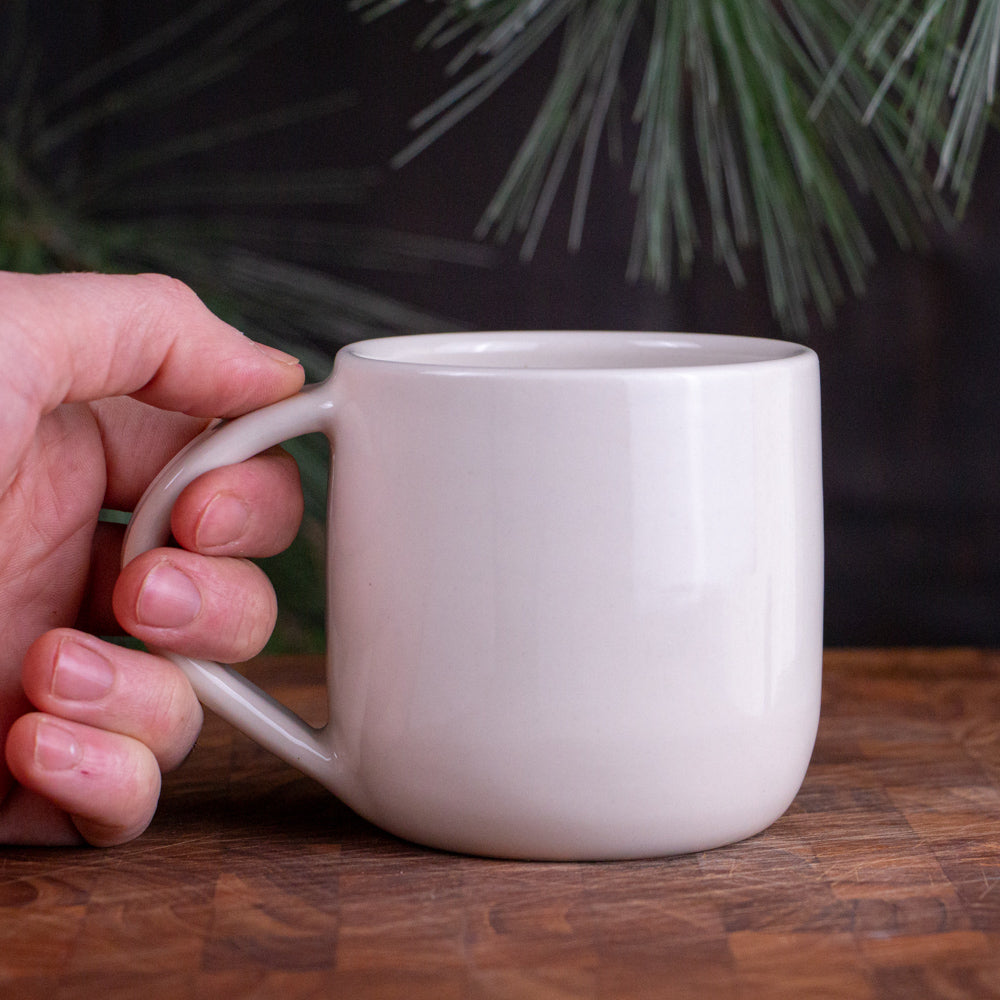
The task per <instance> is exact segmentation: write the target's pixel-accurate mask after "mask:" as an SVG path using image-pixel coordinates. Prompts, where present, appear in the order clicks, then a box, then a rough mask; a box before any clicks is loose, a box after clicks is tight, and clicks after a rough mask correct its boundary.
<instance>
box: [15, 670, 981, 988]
mask: <svg viewBox="0 0 1000 1000" xmlns="http://www.w3.org/2000/svg"><path fill="white" fill-rule="evenodd" d="M250 672H251V673H252V675H254V676H255V678H256V679H258V680H259V681H263V682H266V683H268V684H269V685H270V687H271V689H272V690H273V691H274V692H275V693H276V694H277V695H278V696H279V697H281V698H282V699H284V700H285V701H287V702H288V703H289V704H291V705H293V707H296V708H297V709H298V710H299V711H300V712H303V713H304V714H306V715H307V716H308V715H309V714H315V713H316V712H317V711H318V710H319V708H320V706H321V705H322V700H323V694H322V685H321V681H320V679H319V670H318V664H317V663H316V661H315V660H307V659H302V660H289V659H285V660H261V661H259V662H257V663H255V664H253V665H252V666H251V668H250ZM0 858H2V862H0V863H2V868H0V998H2V1000H26V998H32V1000H34V998H44V1000H66V998H77V997H86V998H95V1000H117V998H122V1000H125V998H127V1000H159V998H169V1000H186V998H198V1000H202V998H203V1000H221V998H228V997H241V998H242V997H252V998H267V997H278V998H281V1000H297V998H304V997H310V998H311V997H317V998H336V997H344V998H351V1000H365V998H373V997H379V998H400V1000H422V998H428V1000H449V998H511V1000H531V998H535V997H539V998H567V1000H568V998H588V1000H596V998H608V1000H632V998H640V997H641V998H674V997H678V998H686V997H691V998H692V1000H725V998H740V1000H743V998H757V997H760V998H767V1000H781V998H785V997H787V998H794V1000H812V998H817V997H830V998H836V1000H863V998H870V997H878V998H899V1000H919V998H926V997H942V998H944V997H947V998H957V997H974V998H977V1000H979V998H986V997H1000V653H986V652H978V651H974V650H946V651H937V652H929V651H916V650H901V651H831V652H829V653H828V654H827V657H826V672H825V686H824V711H823V720H822V724H821V727H820V733H819V739H818V743H817V746H816V752H815V755H814V758H813V763H812V766H811V768H810V771H809V774H808V776H807V778H806V781H805V785H804V786H803V789H802V792H801V794H800V795H799V797H798V799H797V800H796V802H795V804H794V805H793V807H792V808H791V809H790V810H789V812H788V813H787V814H786V815H785V816H784V817H783V818H782V819H781V820H780V821H779V822H778V823H776V824H775V825H774V826H773V827H772V828H771V829H770V830H768V831H767V832H765V833H763V834H761V835H760V836H758V837H756V838H754V839H752V840H750V841H747V842H745V843H742V844H739V845H737V846H734V847H729V848H724V849H721V850H716V851H710V852H706V853H703V854H697V855H690V856H687V857H678V858H667V859H664V860H653V861H643V862H629V863H611V864H522V863H514V862H500V861H485V860H481V859H476V858H466V857H457V856H452V855H448V854H443V853H438V852H434V851H429V850H424V849H421V848H417V847H414V846H412V845H409V844H406V843H402V842H400V841H398V840H395V839H394V838H392V837H390V836H388V835H385V834H383V833H381V832H380V831H378V830H376V829H374V828H373V827H371V826H370V825H368V824H366V823H365V822H363V821H362V820H360V819H358V818H357V817H355V816H354V815H353V814H352V813H350V812H349V811H348V810H347V809H346V808H344V807H343V806H341V805H340V804H339V803H338V802H337V801H336V800H335V799H333V798H332V797H331V796H329V795H328V794H327V793H325V792H324V791H322V790H321V789H320V788H318V787H317V786H315V785H314V784H312V783H311V782H310V781H308V780H307V779H305V778H302V777H299V776H298V775H297V773H296V772H294V771H292V770H291V769H289V768H287V767H285V766H284V765H282V764H280V763H279V762H277V761H276V760H274V759H273V758H271V757H270V756H269V755H268V754H266V753H264V752H263V751H261V750H259V749H257V748H256V747H255V746H253V745H252V744H251V743H250V742H249V741H247V740H245V739H244V738H243V737H241V736H239V735H236V734H234V733H233V731H232V730H231V729H230V728H229V727H228V726H227V725H225V724H224V723H222V722H220V721H219V720H218V719H214V718H212V719H209V720H208V722H207V723H206V727H205V731H204V735H203V738H202V740H201V741H200V743H199V745H198V747H197V748H196V749H195V751H194V753H193V755H192V757H191V759H190V760H189V761H188V762H187V763H186V765H185V766H184V767H183V768H182V769H181V770H180V771H179V772H178V773H177V774H175V775H173V776H171V777H170V778H169V779H168V781H167V783H166V787H165V790H164V796H163V802H162V806H161V810H160V813H159V814H158V817H157V819H156V821H155V822H154V825H153V826H152V828H151V829H150V830H149V831H148V832H147V834H146V835H145V836H144V837H142V838H141V839H140V840H139V841H137V842H136V843H134V844H132V845H129V846H126V847H122V848H117V849H113V850H105V851H97V850H11V849H6V850H4V849H0Z"/></svg>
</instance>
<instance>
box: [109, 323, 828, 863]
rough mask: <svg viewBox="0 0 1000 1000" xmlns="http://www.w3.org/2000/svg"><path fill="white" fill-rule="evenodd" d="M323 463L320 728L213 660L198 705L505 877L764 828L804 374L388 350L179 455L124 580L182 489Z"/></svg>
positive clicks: (791, 756) (557, 353)
mask: <svg viewBox="0 0 1000 1000" xmlns="http://www.w3.org/2000/svg"><path fill="white" fill-rule="evenodd" d="M316 431H320V432H323V433H324V434H326V435H327V437H328V438H329V439H330V441H331V443H332V447H333V456H334V457H333V463H332V465H333V471H332V475H331V484H330V509H329V517H328V539H329V545H328V548H329V551H328V556H327V558H328V564H327V603H328V614H327V647H328V652H327V661H328V673H327V677H328V691H329V722H328V723H327V724H326V725H325V726H324V727H323V728H321V729H314V728H312V727H310V726H308V725H307V724H306V723H305V722H303V721H302V720H301V719H300V718H298V716H296V715H295V714H294V713H292V712H290V711H289V710H288V709H287V708H285V707H284V706H282V705H280V704H279V703H277V702H276V701H274V700H273V699H272V698H271V697H270V696H268V695H267V694H265V693H264V692H262V691H260V690H259V689H258V688H256V687H255V686H254V685H252V684H251V683H249V682H248V681H247V680H246V679H245V678H244V677H242V675H240V674H239V673H238V672H237V671H235V670H233V669H230V668H229V667H224V666H221V665H219V664H216V663H212V662H207V661H200V660H193V659H189V658H186V657H181V656H172V657H171V658H172V659H173V660H174V661H175V662H177V663H178V664H179V665H180V666H181V668H182V669H183V670H184V671H185V672H186V673H187V675H188V677H189V678H190V680H191V683H192V684H193V685H194V688H195V690H196V691H197V693H198V695H199V697H200V698H201V700H202V701H203V702H204V703H205V704H206V705H207V706H208V707H210V708H211V709H213V710H214V711H215V712H217V713H219V714H220V715H222V716H223V717H224V718H225V719H227V720H229V722H231V723H232V724H233V725H234V726H236V727H237V728H238V729H240V730H241V731H243V732H244V733H246V734H247V735H249V736H250V737H252V738H253V739H255V740H257V741H258V742H259V743H260V744H262V745H263V746H265V747H267V748H268V749H270V750H271V751H273V752H274V753H276V754H277V755H278V756H280V757H281V758H283V759H284V760H286V761H288V762H290V763H291V764H293V765H294V766H296V767H298V768H299V769H301V770H302V771H304V772H305V773H306V774H309V775H311V776H312V777H314V778H315V779H317V780H318V781H320V782H321V783H322V784H323V785H325V786H326V787H327V788H328V789H330V790H331V791H332V792H333V793H334V794H336V795H337V796H338V797H340V798H341V799H342V800H343V801H344V802H346V803H347V804H348V805H349V806H351V807H352V808H353V809H354V810H356V811H357V812H358V813H360V814H361V815H363V816H364V817H366V818H367V819H369V820H371V821H372V822H374V823H375V824H377V825H380V826H381V827H383V828H384V829H386V830H388V831H390V832H392V833H394V834H396V835H398V836H401V837H403V838H406V839H409V840H412V841H415V842H418V843H422V844H425V845H430V846H433V847H437V848H442V849H446V850H454V851H460V852H465V853H472V854H481V855H489V856H497V857H517V858H529V859H580V860H583V859H612V858H634V857H652V856H660V855H665V854H675V853H684V852H690V851H697V850H703V849H707V848H711V847H716V846H719V845H722V844H728V843H732V842H735V841H738V840H741V839H743V838H745V837H748V836H750V835H752V834H755V833H758V832H759V831H761V830H763V829H764V828H765V827H767V826H769V825H770V824H771V823H772V822H773V821H774V820H776V819H777V818H778V817H779V816H781V814H782V813H783V812H784V811H785V810H786V809H787V807H788V806H789V804H790V803H791V802H792V800H793V798H794V797H795V795H796V793H797V792H798V789H799V787H800V785H801V782H802V779H803V777H804V774H805V771H806V768H807V766H808V763H809V759H810V756H811V753H812V748H813V743H814V740H815V736H816V731H817V725H818V719H819V705H820V680H821V661H822V604H823V516H822V491H821V459H820V412H819V368H818V362H817V358H816V356H815V354H814V353H813V352H812V351H810V350H809V349H807V348H804V347H801V346H798V345H794V344H789V343H784V342H780V341H772V340H763V339H757V338H742V337H725V336H715V335H703V334H672V333H671V334H667V333H623V332H606V333H602V332H510V333H455V334H434V335H414V336H403V337H392V338H385V339H378V340H370V341H364V342H360V343H357V344H352V345H350V346H348V347H345V348H343V349H342V350H341V351H340V352H339V353H338V355H337V358H336V361H335V364H334V368H333V373H332V375H331V376H330V377H329V378H328V379H327V380H326V381H325V382H322V383H320V384H317V385H314V386H309V387H307V388H306V389H304V390H303V391H302V392H301V393H300V394H299V395H297V396H295V397H292V398H290V399H287V400H284V401H282V402H279V403H276V404H274V405H272V406H269V407H266V408H264V409H261V410H259V411H256V412H254V413H251V414H248V415H246V416H244V417H240V418H238V419H236V420H233V421H230V422H228V423H222V424H219V425H217V426H216V427H213V428H212V429H210V430H209V431H207V432H205V434H203V435H202V436H201V437H200V438H198V439H197V440H196V441H195V442H193V443H192V444H191V445H190V446H189V447H188V448H186V449H185V450H184V451H183V452H181V453H180V454H179V455H178V456H177V457H176V458H175V459H174V460H173V461H172V462H171V463H170V464H169V465H168V466H167V467H166V468H165V469H164V470H163V472H162V473H161V474H160V476H159V477H158V478H157V479H156V480H155V482H154V483H153V484H152V485H151V486H150V488H149V490H148V492H147V493H146V495H145V497H144V498H143V500H142V501H141V503H140V504H139V506H138V508H137V510H136V513H135V516H134V518H133V520H132V523H131V525H130V528H129V532H128V537H127V540H126V547H125V552H124V559H125V560H126V561H128V560H130V559H132V558H133V557H134V556H136V555H138V554H139V553H140V552H142V551H145V550H147V549H149V548H154V547H156V546H159V545H161V544H164V543H165V542H166V541H167V539H168V537H169V517H170V509H171V507H172V505H173V502H174V501H175V499H176V498H177V496H178V495H179V494H180V492H181V490H182V489H183V488H184V487H185V486H186V485H187V484H188V483H190V482H191V481H192V480H194V479H195V478H196V477H197V476H199V475H201V474H202V473H204V472H206V471H208V470H210V469H212V468H215V467H218V466H221V465H226V464H231V463H235V462H239V461H242V460H244V459H247V458H249V457H251V456H253V455H255V454H257V453H259V452H261V451H263V450H265V449H267V448H269V447H271V446H273V445H275V444H278V443H280V442H282V441H286V440H288V439H290V438H292V437H295V436H298V435H301V434H305V433H309V432H316Z"/></svg>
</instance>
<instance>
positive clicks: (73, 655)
mask: <svg viewBox="0 0 1000 1000" xmlns="http://www.w3.org/2000/svg"><path fill="white" fill-rule="evenodd" d="M114 680H115V672H114V668H113V667H112V666H111V664H110V663H109V662H108V661H107V660H106V659H105V658H104V657H103V656H101V655H100V653H95V652H94V651H93V650H92V649H88V648H87V647H86V646H81V645H80V644H79V643H77V642H72V641H66V642H63V643H62V645H61V646H60V647H59V652H58V653H57V654H56V666H55V670H54V671H53V674H52V694H53V695H55V697H56V698H59V699H61V700H63V701H97V700H98V699H99V698H103V697H104V696H105V695H106V694H107V693H108V692H109V691H110V690H111V685H112V684H113V683H114Z"/></svg>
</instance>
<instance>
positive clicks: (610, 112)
mask: <svg viewBox="0 0 1000 1000" xmlns="http://www.w3.org/2000/svg"><path fill="white" fill-rule="evenodd" d="M402 2H404V0H383V2H380V0H370V2H369V0H360V2H359V3H357V4H356V6H358V7H359V8H361V9H363V10H364V11H365V13H366V15H367V16H371V17H374V16H378V15H380V14H384V13H386V12H387V11H388V10H390V9H392V8H393V7H396V6H399V5H400V4H401V3H402ZM434 6H435V8H436V15H435V16H434V17H433V19H432V20H431V21H430V23H429V24H428V26H427V29H426V30H425V31H424V32H423V34H422V35H421V36H420V38H419V39H418V43H419V44H420V45H422V46H432V47H435V48H449V49H454V50H455V54H454V57H453V59H452V60H451V62H450V64H449V67H448V70H449V73H450V74H452V75H454V76H456V78H457V79H456V82H454V84H453V85H452V86H451V87H450V88H449V89H447V91H446V92H445V93H444V94H443V95H442V96H441V98H440V99H439V100H438V101H436V102H435V103H434V104H432V105H431V106H430V107H428V108H427V109H426V110H425V111H424V112H422V113H421V114H420V115H418V116H417V118H416V119H414V122H413V125H414V127H415V129H416V130H417V132H418V134H417V136H416V138H415V140H414V141H413V143H412V144H411V145H410V146H409V147H408V148H406V149H405V150H403V151H402V152H401V153H400V155H399V157H398V158H397V165H402V164H403V163H405V162H406V161H407V160H409V159H410V158H411V157H413V156H415V155H417V154H418V153H419V152H421V151H422V150H423V149H425V148H426V147H427V146H428V145H429V144H430V143H432V142H433V141H434V140H435V139H436V138H438V137H439V136H440V135H441V134H442V133H443V132H444V131H446V130H447V129H449V128H452V127H453V126H454V125H455V124H456V123H457V122H459V121H460V120H461V119H462V118H463V117H464V116H465V115H467V114H469V113H470V112H471V111H473V110H474V109H475V108H477V107H478V106H479V105H481V104H482V103H483V102H485V101H486V100H487V99H488V98H489V97H490V96H492V95H493V94H494V93H495V92H496V91H497V90H498V89H499V88H500V87H501V86H502V85H503V84H504V83H505V82H506V81H507V80H508V78H509V77H510V76H511V75H512V74H513V73H515V72H516V71H517V70H518V69H519V68H520V67H522V66H523V65H524V64H525V63H527V62H528V61H529V60H530V59H532V57H535V56H536V54H537V53H538V52H539V50H540V49H542V47H543V46H544V45H545V44H546V43H547V42H548V41H549V40H550V39H551V38H554V37H556V35H557V34H558V35H559V36H560V37H561V50H560V55H559V58H558V61H557V63H556V65H555V67H554V69H553V70H552V73H551V80H550V84H549V89H548V92H547V94H546V95H545V97H544V98H543V99H542V101H541V103H540V106H539V109H538V113H537V116H536V118H535V121H534V123H533V125H532V126H531V128H530V130H529V132H528V133H527V135H526V136H525V138H524V140H523V142H522V144H521V147H520V149H519V150H518V152H517V154H516V155H515V156H514V157H513V160H512V163H511V165H510V168H509V170H508V172H507V175H506V177H505V179H504V181H503V182H502V184H501V186H500V188H499V190H498V191H497V192H496V194H495V196H494V198H493V199H492V201H491V202H490V203H489V205H488V207H487V208H486V211H485V214H484V216H483V220H482V225H481V229H480V232H481V234H483V235H485V234H486V233H487V232H492V233H493V234H494V235H495V236H496V237H497V238H499V239H501V240H503V239H506V238H508V237H509V236H510V235H511V234H513V233H520V234H521V236H522V238H523V243H522V254H523V256H525V257H531V255H532V253H533V252H534V249H535V247H536V244H537V242H538V239H539V236H540V233H541V231H542V229H543V227H544V226H545V224H546V220H547V217H548V215H549V213H550V209H551V207H552V204H553V200H554V198H555V197H556V194H557V192H558V190H559V189H560V187H561V186H562V184H563V183H564V182H565V180H566V177H567V175H568V174H569V172H570V170H571V168H572V166H573V165H574V163H575V169H576V181H575V185H574V186H575V194H574V208H573V214H572V219H571V223H570V231H569V245H570V248H571V249H572V248H575V247H578V246H579V245H580V242H581V240H582V238H583V233H584V228H585V216H586V208H587V203H588V199H589V197H590V192H591V178H592V176H593V172H594V165H595V161H596V158H597V156H598V154H599V150H600V148H601V145H602V142H603V141H604V140H607V142H608V144H609V148H610V149H611V150H612V151H613V152H617V155H618V156H621V155H623V151H624V150H625V149H628V151H629V153H628V155H629V158H630V161H631V162H630V164H629V167H630V170H631V177H632V189H633V192H634V195H635V199H636V205H637V210H636V220H635V226H634V237H633V245H632V253H631V259H630V261H629V263H628V265H627V270H628V273H629V274H630V276H631V277H633V278H636V277H639V276H640V275H645V276H646V277H648V278H649V279H651V280H652V281H654V282H655V283H656V284H657V285H659V286H661V287H666V286H667V285H668V284H669V282H670V280H671V276H672V274H673V273H674V271H675V270H679V271H681V272H682V273H683V272H686V271H687V270H688V269H689V268H690V265H691V263H692V261H693V260H694V258H695V255H696V253H697V252H699V251H700V249H701V247H702V243H703V242H704V239H705V237H704V234H703V233H702V231H701V229H702V228H703V227H702V226H701V224H700V223H699V212H698V206H699V205H700V204H702V203H707V205H708V212H709V224H708V226H707V227H704V228H707V229H708V230H709V233H710V244H711V248H712V252H713V254H714V256H715V257H716V259H718V260H720V261H722V262H724V263H725V265H726V266H727V267H728V269H729V272H730V273H731V275H732V276H733V278H734V280H735V281H736V282H737V283H741V282H743V280H744V274H743V267H742V264H741V257H742V255H743V253H744V252H745V251H746V250H747V248H750V247H759V250H760V253H761V256H762V259H763V263H764V269H765V274H766V277H767V282H768V288H769V292H770V296H771V301H772V305H773V308H774V312H775V315H776V316H777V317H778V318H779V320H780V321H781V322H782V324H783V325H784V327H785V328H786V329H788V330H789V331H794V332H797V333H802V332H804V331H805V330H806V328H807V327H808V324H809V317H810V309H811V308H812V309H815V310H816V311H817V312H818V313H819V315H820V317H821V318H822V319H823V320H825V321H830V320H831V319H832V318H833V311H834V307H835V303H836V302H837V301H838V300H839V299H840V298H841V296H842V294H843V290H844V286H845V284H846V286H848V287H850V288H851V289H852V290H853V291H854V292H860V291H861V290H862V289H863V285H864V279H865V274H866V271H867V269H868V267H869V265H870V264H871V261H872V249H871V246H870V243H869V240H868V237H867V235H866V232H865V229H864V227H863V225H862V223H861V221H860V220H859V216H858V213H857V211H856V207H855V206H856V205H857V204H858V203H859V199H860V197H861V196H867V197H870V198H872V199H873V200H874V201H875V203H876V204H877V205H878V206H879V207H880V209H881V212H882V214H883V216H884V218H885V220H886V221H887V223H888V224H889V225H890V226H891V228H892V230H893V231H894V233H895V234H896V236H897V238H898V239H899V240H900V241H901V242H902V243H903V244H904V245H909V244H912V243H914V242H917V241H919V240H920V239H921V237H922V234H923V233H924V232H925V230H926V226H927V225H928V224H929V223H931V222H933V221H935V220H940V221H948V220H949V218H950V217H951V214H952V212H951V210H950V209H949V207H948V206H947V205H946V203H945V200H944V199H943V198H942V194H941V192H942V189H943V187H944V182H945V180H946V179H950V181H951V193H952V194H953V196H954V201H955V203H956V204H955V205H954V206H953V207H954V208H957V210H958V211H961V208H962V206H963V205H964V203H965V201H966V200H967V198H968V193H969V189H970V185H971V179H972V176H973V173H974V168H975V164H976V161H977V157H978V154H979V150H980V147H981V144H982V139H983V134H984V132H985V129H986V123H987V120H988V112H989V106H990V105H991V103H992V100H993V95H994V92H995V82H996V70H997V48H998V41H997V39H998V33H1000V2H998V0H982V2H980V3H978V4H973V5H971V6H970V4H968V3H967V2H965V0H960V2H953V0H947V2H945V0H924V2H923V3H917V2H913V0H772V2H763V0H761V2H757V0H685V2H682V0H435V2H434ZM972 8H974V10H973V9H972ZM970 14H971V20H970ZM634 65H639V66H642V67H644V71H643V73H642V74H641V84H640V85H639V87H638V89H637V91H635V92H633V93H629V92H628V83H627V80H628V78H629V75H630V74H629V73H628V72H626V71H627V70H628V69H630V68H631V67H633V66H634ZM629 120H630V122H631V126H630V127H629V126H628V125H627V124H626V126H625V127H624V128H623V126H622V123H623V122H625V123H628V122H629ZM934 159H937V161H938V162H937V165H936V167H935V165H934V164H933V162H932V161H933V160H934Z"/></svg>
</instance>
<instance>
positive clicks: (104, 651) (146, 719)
mask: <svg viewBox="0 0 1000 1000" xmlns="http://www.w3.org/2000/svg"><path fill="white" fill-rule="evenodd" d="M21 680H22V684H23V686H24V691H25V694H26V695H27V696H28V698H29V700H30V701H31V703H32V705H34V707H35V708H37V709H39V710H41V711H42V712H46V713H48V714H50V715H53V716H57V717H59V718H61V719H65V720H67V721H71V722H79V723H81V724H83V725H87V726H91V727H94V728H97V729H102V730H105V731H108V732H114V733H118V734H120V735H122V736H129V737H131V738H132V739H134V740H137V741H139V742H140V743H142V744H143V745H144V746H146V747H147V748H148V749H149V751H150V752H151V753H152V755H153V758H154V759H155V760H156V763H157V765H158V767H159V768H160V770H162V771H171V770H173V769H174V768H175V767H177V766H178V765H179V764H180V763H181V761H183V760H184V758H185V757H187V755H188V753H189V752H190V750H191V747H192V746H193V745H194V741H195V739H196V738H197V736H198V733H199V731H200V730H201V724H202V710H201V706H200V705H199V703H198V699H197V698H196V697H195V694H194V691H192V689H191V685H190V684H189V683H188V682H187V679H186V678H185V677H184V675H183V674H182V673H181V672H180V671H179V670H178V669H177V668H176V667H174V666H173V665H172V664H171V663H169V662H168V661H166V660H164V659H162V658H161V657H158V656H153V655H151V654H149V653H143V652H139V651H138V650H132V649H124V648H122V647H120V646H114V645H112V644H110V643H106V642H101V641H100V640H99V639H95V638H93V637H92V636H90V635H87V634H85V633H81V632H77V631H74V630H73V629H55V630H53V631H51V632H48V633H46V634H45V635H43V636H42V637H41V638H40V639H38V640H37V641H36V642H35V643H33V644H32V646H31V648H30V649H29V650H28V653H27V655H26V656H25V658H24V664H23V666H22V673H21Z"/></svg>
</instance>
